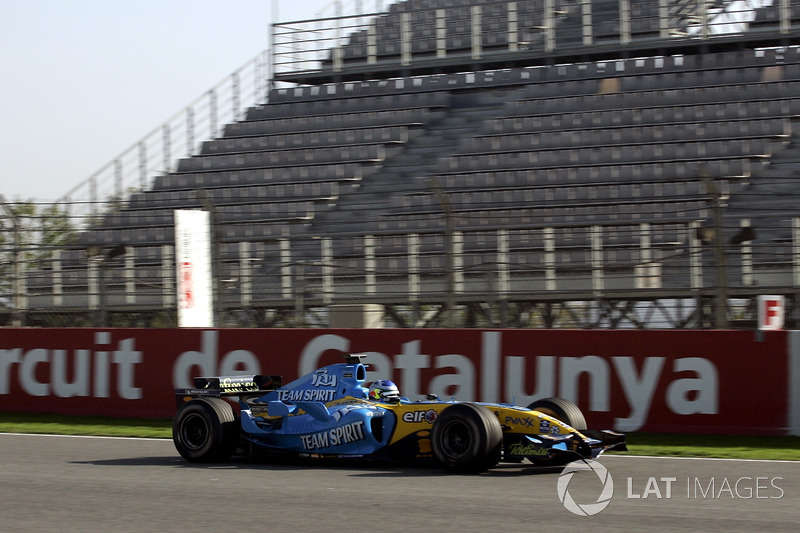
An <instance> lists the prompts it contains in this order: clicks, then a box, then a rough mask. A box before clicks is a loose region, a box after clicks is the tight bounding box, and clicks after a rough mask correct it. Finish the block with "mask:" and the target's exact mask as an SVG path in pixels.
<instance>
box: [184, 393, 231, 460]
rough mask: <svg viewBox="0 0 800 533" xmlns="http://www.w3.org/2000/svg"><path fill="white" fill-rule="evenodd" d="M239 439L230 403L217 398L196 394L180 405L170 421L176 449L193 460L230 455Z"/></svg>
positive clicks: (220, 458) (224, 458)
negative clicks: (201, 396)
mask: <svg viewBox="0 0 800 533" xmlns="http://www.w3.org/2000/svg"><path fill="white" fill-rule="evenodd" d="M238 440H239V423H238V421H237V419H236V415H235V414H234V412H233V407H231V405H230V404H229V403H228V402H226V401H225V400H221V399H219V398H200V399H195V400H191V401H189V402H187V403H185V404H183V405H182V406H181V408H180V409H179V410H178V414H177V415H175V421H174V422H173V424H172V441H173V442H174V443H175V448H176V449H177V450H178V453H180V454H181V456H182V457H183V458H184V459H186V460H187V461H191V462H193V463H212V462H221V461H226V460H228V459H230V457H231V455H233V452H234V451H235V450H236V445H237V444H238Z"/></svg>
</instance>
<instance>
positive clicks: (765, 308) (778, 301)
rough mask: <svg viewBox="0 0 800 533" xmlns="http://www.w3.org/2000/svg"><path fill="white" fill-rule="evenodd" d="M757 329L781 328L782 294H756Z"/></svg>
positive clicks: (770, 329) (782, 317) (782, 313)
mask: <svg viewBox="0 0 800 533" xmlns="http://www.w3.org/2000/svg"><path fill="white" fill-rule="evenodd" d="M757 301H758V329H760V330H765V331H775V330H779V329H783V321H784V313H785V311H784V303H783V296H768V295H763V294H762V295H759V296H758V299H757Z"/></svg>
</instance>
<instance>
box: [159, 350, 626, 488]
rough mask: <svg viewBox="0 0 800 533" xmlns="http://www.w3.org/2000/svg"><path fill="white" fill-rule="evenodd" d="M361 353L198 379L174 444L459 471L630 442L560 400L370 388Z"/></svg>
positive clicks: (176, 425)
mask: <svg viewBox="0 0 800 533" xmlns="http://www.w3.org/2000/svg"><path fill="white" fill-rule="evenodd" d="M363 358H364V356H362V355H347V356H346V357H345V359H346V361H345V362H343V363H337V364H333V365H329V366H326V367H323V368H320V369H318V370H316V371H314V372H311V373H309V374H307V375H305V376H302V377H300V378H298V379H296V380H294V381H292V382H291V383H288V384H286V385H283V384H282V379H281V376H271V375H248V376H219V377H198V378H194V380H193V381H194V385H195V386H194V387H193V388H181V389H175V397H176V402H177V405H178V410H177V413H176V415H175V418H174V422H173V428H172V436H173V442H174V443H175V447H176V449H177V451H178V452H179V453H180V455H181V456H183V457H184V458H185V459H186V460H188V461H191V462H223V461H226V460H228V459H230V458H231V457H232V456H233V455H234V454H243V455H250V456H255V455H258V454H267V455H273V456H294V457H307V458H363V459H369V460H375V461H392V462H402V463H408V462H419V463H430V464H439V465H441V466H443V467H444V468H446V469H448V470H450V471H452V472H458V473H480V472H483V471H485V470H487V469H490V468H492V467H494V466H496V465H497V464H498V463H499V462H500V461H506V462H513V463H522V462H523V461H525V460H527V461H529V462H530V463H532V464H533V465H539V466H556V465H566V464H568V463H570V462H572V461H575V460H578V459H584V460H588V459H593V458H596V457H597V456H599V455H600V454H601V453H603V452H604V451H606V450H611V449H617V450H625V449H627V448H626V444H625V436H624V435H623V434H620V433H616V432H613V431H610V430H588V429H586V421H585V418H584V416H583V414H582V413H581V411H580V409H579V408H578V407H577V406H576V405H575V404H573V403H571V402H569V401H566V400H564V399H561V398H547V399H542V400H538V401H536V402H534V403H532V404H531V405H529V406H527V407H520V406H515V405H509V404H502V403H475V402H459V401H455V400H449V401H443V400H440V399H439V398H438V397H437V396H436V395H433V394H429V395H427V397H426V398H425V399H424V400H419V401H411V400H409V399H408V398H404V397H400V396H399V392H398V391H396V387H395V388H394V389H393V390H392V387H393V386H394V384H392V383H391V382H388V381H381V382H380V383H377V382H376V383H377V384H378V385H380V384H384V385H386V384H389V385H390V386H388V387H386V386H384V387H378V388H375V387H371V388H369V389H368V388H367V387H365V386H364V382H365V381H366V376H367V368H366V366H365V365H364V363H363V362H362V359H363ZM373 385H375V384H373ZM387 389H388V390H387ZM237 399H238V410H237V409H234V406H235V405H236V404H235V403H234V402H235V401H236V400H237ZM237 411H238V413H237Z"/></svg>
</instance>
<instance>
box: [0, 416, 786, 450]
mask: <svg viewBox="0 0 800 533" xmlns="http://www.w3.org/2000/svg"><path fill="white" fill-rule="evenodd" d="M0 433H46V434H53V435H97V436H104V437H147V438H163V439H171V438H172V420H170V419H130V418H106V417H96V416H92V417H85V416H66V415H53V414H46V413H37V414H31V413H2V412H0ZM627 440H628V448H629V451H627V452H609V453H612V454H614V455H654V456H665V457H716V458H723V459H771V460H784V461H800V437H775V436H758V435H745V436H734V435H685V434H674V433H638V432H636V433H629V434H628V435H627Z"/></svg>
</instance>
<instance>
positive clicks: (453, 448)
mask: <svg viewBox="0 0 800 533" xmlns="http://www.w3.org/2000/svg"><path fill="white" fill-rule="evenodd" d="M441 443H442V452H444V454H445V455H446V456H447V457H450V458H454V459H457V458H459V457H463V456H464V455H465V454H466V453H467V452H468V451H469V449H470V447H471V446H472V433H471V432H470V430H469V427H468V426H467V425H466V424H464V423H463V422H460V421H458V420H453V421H451V422H449V423H447V425H446V426H445V427H444V428H442V440H441Z"/></svg>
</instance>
